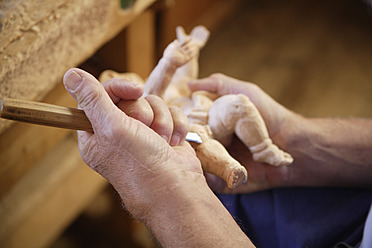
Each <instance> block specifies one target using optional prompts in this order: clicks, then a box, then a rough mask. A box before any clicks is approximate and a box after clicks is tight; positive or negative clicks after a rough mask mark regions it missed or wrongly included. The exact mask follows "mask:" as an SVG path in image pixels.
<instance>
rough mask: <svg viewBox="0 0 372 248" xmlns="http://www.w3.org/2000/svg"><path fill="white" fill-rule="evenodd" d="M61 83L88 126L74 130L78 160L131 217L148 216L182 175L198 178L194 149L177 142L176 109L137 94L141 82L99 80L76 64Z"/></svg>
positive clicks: (182, 123) (183, 124) (179, 118)
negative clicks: (104, 182) (104, 183)
mask: <svg viewBox="0 0 372 248" xmlns="http://www.w3.org/2000/svg"><path fill="white" fill-rule="evenodd" d="M64 85H65V87H66V89H67V91H68V92H69V93H70V94H71V95H72V96H73V98H74V99H75V100H76V101H77V102H78V105H79V107H80V108H81V109H83V110H84V112H85V114H86V115H87V117H88V119H89V120H90V122H91V123H92V127H93V130H94V133H89V132H85V131H78V140H79V150H80V154H81V156H82V158H83V160H84V161H85V163H87V164H88V165H89V166H90V167H91V168H92V169H93V170H95V171H96V172H98V173H99V174H101V175H102V176H103V177H105V178H106V179H107V180H108V181H109V182H110V183H111V184H112V185H113V186H114V187H115V189H116V190H117V191H118V192H119V194H120V195H121V198H122V199H123V201H124V203H125V205H126V207H127V208H128V210H129V211H130V212H131V213H132V214H133V215H134V216H135V217H136V218H138V219H144V218H146V216H149V215H151V213H152V212H151V211H152V209H155V208H156V206H157V205H158V204H160V203H161V201H163V200H164V197H165V196H164V194H167V191H168V190H169V189H175V188H177V187H180V186H181V185H182V184H181V183H180V181H181V182H182V181H183V180H182V179H183V178H184V177H186V176H187V178H194V179H195V178H196V177H198V178H203V175H202V170H201V165H200V162H199V160H198V159H197V158H196V156H195V153H194V150H193V149H192V148H191V146H190V145H189V144H188V143H187V142H183V141H184V139H185V136H186V133H187V132H188V122H187V118H186V117H185V115H184V114H183V112H182V111H181V110H180V109H178V108H168V107H167V106H166V104H165V103H164V101H163V100H161V99H160V98H159V97H156V96H148V97H147V98H146V99H143V98H141V96H142V94H143V88H142V86H139V85H136V84H132V83H130V82H125V81H123V80H122V79H118V78H116V79H115V78H114V79H111V80H108V81H107V82H104V83H103V84H101V83H99V82H98V81H97V80H96V79H95V78H94V77H93V76H92V75H90V74H89V73H87V72H85V71H83V70H80V69H70V70H69V71H67V72H66V74H65V76H64ZM110 98H111V99H110ZM123 111H124V112H125V113H124V112H123ZM130 116H132V117H133V118H132V117H130ZM136 119H137V120H136ZM170 144H171V145H172V146H171V145H170ZM202 180H204V179H202Z"/></svg>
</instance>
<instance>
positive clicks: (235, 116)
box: [208, 94, 293, 166]
mask: <svg viewBox="0 0 372 248" xmlns="http://www.w3.org/2000/svg"><path fill="white" fill-rule="evenodd" d="M208 124H209V126H210V128H211V130H212V132H213V135H214V137H215V138H216V139H217V140H219V141H221V142H222V143H223V144H224V145H228V142H230V141H231V137H232V134H233V133H234V132H235V134H236V135H237V136H238V137H239V139H240V140H241V141H242V142H243V143H244V144H245V145H246V146H247V147H248V148H249V150H250V151H251V152H252V155H253V159H254V160H255V161H259V162H265V163H268V164H271V165H274V166H279V165H288V164H290V163H292V162H293V158H292V156H291V155H290V154H288V153H286V152H284V151H282V150H280V149H279V148H278V147H277V146H276V145H275V144H273V143H272V141H271V139H270V138H269V134H268V131H267V128H266V125H265V122H264V120H263V119H262V117H261V115H260V113H259V112H258V110H257V108H256V106H255V105H254V104H253V103H252V102H251V101H250V100H249V98H248V97H247V96H245V95H242V94H238V95H225V96H222V97H220V98H219V99H217V100H216V101H215V102H214V103H213V105H212V106H211V108H210V110H209V121H208Z"/></svg>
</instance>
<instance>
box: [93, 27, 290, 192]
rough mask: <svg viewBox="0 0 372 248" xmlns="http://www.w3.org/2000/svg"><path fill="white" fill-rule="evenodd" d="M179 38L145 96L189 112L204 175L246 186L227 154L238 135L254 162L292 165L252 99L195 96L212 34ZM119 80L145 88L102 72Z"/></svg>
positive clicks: (104, 77) (147, 84)
mask: <svg viewBox="0 0 372 248" xmlns="http://www.w3.org/2000/svg"><path fill="white" fill-rule="evenodd" d="M176 33H177V39H176V40H175V41H173V42H172V43H170V44H169V45H168V46H167V48H166V49H165V50H164V53H163V57H162V58H161V59H160V61H159V63H158V64H157V66H156V67H155V69H154V70H153V71H152V72H151V74H150V76H149V77H148V79H147V80H146V82H145V85H144V87H145V95H149V94H153V95H158V96H160V97H162V98H163V99H164V100H165V101H166V103H167V104H168V106H171V105H175V106H178V107H180V108H182V109H183V110H184V112H185V114H186V115H187V117H188V119H189V121H190V125H191V131H193V132H197V133H198V134H199V135H200V136H201V139H202V141H203V142H202V143H201V144H197V143H194V142H191V145H192V146H193V148H194V149H195V151H196V155H197V157H198V158H199V160H200V161H201V164H202V167H203V170H204V171H206V172H209V173H212V174H214V175H217V176H219V177H221V178H223V179H224V180H225V181H226V183H227V185H228V187H229V188H236V187H237V186H238V185H239V184H241V183H244V182H246V180H247V170H246V169H245V167H244V166H242V165H241V164H240V163H239V162H238V161H236V160H235V159H234V158H233V157H231V156H230V154H229V153H228V152H227V150H226V149H225V146H227V145H229V143H230V142H231V140H232V137H233V134H234V133H235V134H236V135H237V137H238V138H239V139H240V140H241V141H242V142H243V143H244V144H245V145H246V146H247V147H248V148H249V150H250V151H251V153H252V157H253V159H254V160H255V161H258V162H265V163H268V164H270V165H273V166H280V165H288V164H290V163H292V161H293V158H292V156H291V155H289V154H288V153H286V152H284V151H282V150H280V149H279V148H278V147H277V146H276V145H275V144H273V143H272V141H271V139H270V138H269V134H268V131H267V128H266V125H265V123H264V120H263V119H262V117H261V115H260V113H259V112H258V110H257V108H256V107H255V105H254V104H253V103H252V102H251V101H250V100H249V98H248V97H247V96H245V95H242V94H237V95H225V96H218V95H214V94H211V93H208V92H204V91H198V92H194V93H191V91H190V90H189V88H188V85H187V83H188V82H189V81H191V80H193V79H196V78H197V77H198V70H199V67H198V58H199V51H200V49H201V48H202V47H203V46H204V45H205V44H206V42H207V40H208V38H209V31H208V30H207V29H206V28H205V27H203V26H197V27H195V28H194V29H193V30H192V31H191V33H190V35H187V34H186V33H185V31H184V30H183V28H182V27H177V29H176ZM116 76H119V77H125V78H126V79H128V80H133V81H135V82H138V83H143V80H142V79H141V78H140V77H138V76H137V75H135V74H133V73H130V74H118V73H116V72H113V71H105V72H103V74H102V75H101V77H100V80H101V81H105V80H107V79H109V78H112V77H116Z"/></svg>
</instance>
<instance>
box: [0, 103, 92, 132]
mask: <svg viewBox="0 0 372 248" xmlns="http://www.w3.org/2000/svg"><path fill="white" fill-rule="evenodd" d="M0 117H1V118H5V119H9V120H17V121H23V122H27V123H33V124H39V125H45V126H52V127H60V128H67V129H73V130H84V131H89V132H93V128H92V125H91V124H90V122H89V120H88V118H87V117H86V115H85V113H84V111H83V110H80V109H74V108H69V107H63V106H58V105H54V104H47V103H41V102H35V101H25V100H19V99H10V98H4V99H2V100H1V109H0Z"/></svg>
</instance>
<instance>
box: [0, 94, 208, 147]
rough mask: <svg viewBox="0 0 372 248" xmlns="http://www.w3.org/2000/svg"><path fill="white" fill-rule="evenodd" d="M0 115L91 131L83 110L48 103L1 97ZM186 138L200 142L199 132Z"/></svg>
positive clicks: (29, 121) (41, 123)
mask: <svg viewBox="0 0 372 248" xmlns="http://www.w3.org/2000/svg"><path fill="white" fill-rule="evenodd" d="M0 117H1V118H4V119H8V120H15V121H22V122H27V123H32V124H38V125H44V126H51V127H59V128H67V129H73V130H83V131H88V132H93V128H92V125H91V123H90V121H89V119H88V118H87V117H86V115H85V113H84V111H83V110H80V109H75V108H69V107H63V106H58V105H53V104H48V103H41V102H34V101H26V100H18V99H11V98H3V99H2V100H1V109H0ZM186 140H187V141H191V142H196V143H202V140H201V138H200V136H199V134H197V133H195V132H188V133H187V135H186Z"/></svg>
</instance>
